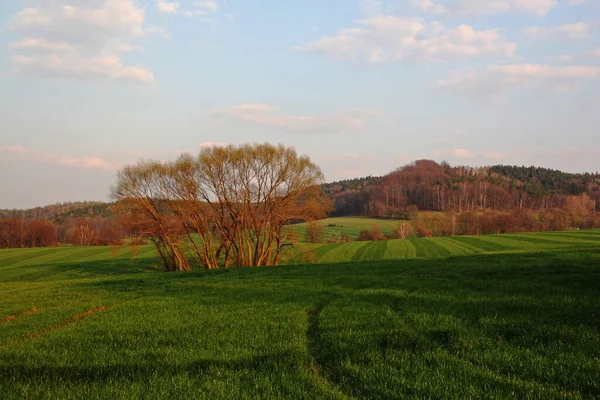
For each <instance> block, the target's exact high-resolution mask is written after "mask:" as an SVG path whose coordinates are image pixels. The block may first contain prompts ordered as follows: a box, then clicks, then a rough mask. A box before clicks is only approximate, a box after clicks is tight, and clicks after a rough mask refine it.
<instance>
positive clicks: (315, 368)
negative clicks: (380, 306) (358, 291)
mask: <svg viewBox="0 0 600 400" xmlns="http://www.w3.org/2000/svg"><path fill="white" fill-rule="evenodd" d="M340 297H341V296H338V295H333V296H329V297H326V298H324V299H322V300H320V301H319V302H317V303H316V304H314V305H313V306H312V307H311V308H310V309H309V310H307V312H306V314H307V316H308V327H307V329H306V346H307V351H308V355H309V357H310V364H309V368H308V369H309V371H310V372H311V373H312V375H313V376H314V377H315V378H316V379H317V381H318V382H320V383H321V385H322V386H323V388H324V389H326V390H327V391H328V392H329V393H330V394H332V395H336V396H338V397H340V398H343V399H351V398H352V397H351V396H350V395H348V394H346V393H344V392H343V391H342V390H341V389H340V388H339V387H338V386H337V385H336V384H335V383H333V382H331V381H330V380H329V379H327V377H326V373H325V372H324V369H325V368H324V366H323V347H324V344H323V340H322V338H321V329H320V325H321V322H320V318H321V313H322V312H323V309H325V307H327V306H328V305H330V304H331V303H333V302H334V301H336V300H338V299H340Z"/></svg>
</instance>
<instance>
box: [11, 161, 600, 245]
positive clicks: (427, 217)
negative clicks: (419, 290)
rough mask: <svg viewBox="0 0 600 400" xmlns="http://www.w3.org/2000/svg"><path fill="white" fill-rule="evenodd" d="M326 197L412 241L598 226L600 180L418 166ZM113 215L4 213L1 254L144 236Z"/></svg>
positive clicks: (343, 185) (82, 210) (327, 189)
mask: <svg viewBox="0 0 600 400" xmlns="http://www.w3.org/2000/svg"><path fill="white" fill-rule="evenodd" d="M321 190H322V192H323V194H324V196H325V197H327V198H329V199H331V203H332V206H331V207H330V208H331V211H330V214H331V215H332V216H368V217H377V218H393V219H399V220H411V227H412V229H413V231H411V233H412V234H413V235H418V236H429V235H453V234H468V235H476V234H485V233H506V232H519V231H548V230H563V229H569V228H590V227H597V226H600V213H597V211H598V208H599V206H600V174H598V173H582V174H572V173H565V172H562V171H557V170H552V169H546V168H536V167H518V166H504V165H497V166H491V167H480V168H472V167H465V166H450V165H449V164H447V163H439V164H438V163H436V162H434V161H430V160H419V161H415V162H413V163H411V164H408V165H406V166H403V167H401V168H398V169H397V170H395V171H393V172H391V173H389V174H388V175H385V176H381V177H372V176H369V177H364V178H357V179H350V180H345V181H339V182H333V183H327V184H323V185H321ZM113 208H114V204H111V203H104V202H73V203H59V204H54V205H49V206H45V207H36V208H32V209H27V210H0V248H8V247H45V246H51V245H61V244H72V245H82V246H92V245H109V244H118V243H120V242H121V240H122V239H124V238H128V237H137V236H139V232H136V231H132V230H131V227H130V226H128V223H127V222H124V221H123V218H121V217H120V216H119V215H117V214H118V213H114V212H113ZM419 211H436V212H437V213H424V212H419ZM404 229H406V228H404ZM374 236H378V235H374ZM404 236H405V233H401V234H399V237H404ZM365 237H368V236H365ZM379 238H380V237H379Z"/></svg>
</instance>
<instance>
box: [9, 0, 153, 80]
mask: <svg viewBox="0 0 600 400" xmlns="http://www.w3.org/2000/svg"><path fill="white" fill-rule="evenodd" d="M144 20H145V15H144V10H143V9H141V8H139V7H138V6H137V5H136V3H135V1H134V0H93V1H86V2H74V1H72V0H39V1H37V2H36V5H34V6H32V7H29V8H25V9H22V10H21V11H19V12H18V13H17V14H16V15H14V16H13V17H12V19H11V20H10V22H9V29H10V30H12V31H14V32H16V33H17V34H18V35H19V36H21V38H22V39H21V40H20V41H18V42H16V43H13V44H12V45H11V47H12V48H13V50H14V51H15V52H16V55H15V57H14V58H13V60H14V66H15V71H16V72H19V73H24V74H38V75H44V76H48V75H52V76H57V75H59V76H64V77H76V78H104V79H106V78H108V79H113V80H129V81H136V82H141V83H151V82H153V81H154V76H153V75H152V73H151V72H150V71H149V70H147V69H145V68H141V67H134V66H125V65H123V63H122V61H121V60H120V59H119V56H118V54H119V52H120V51H122V49H123V48H125V47H127V46H128V47H129V48H131V49H133V48H136V46H133V45H131V44H130V42H131V41H133V40H135V39H136V38H138V37H140V36H142V35H143V34H144V33H145V32H146V31H147V29H146V28H145V27H144Z"/></svg>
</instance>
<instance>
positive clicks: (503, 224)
mask: <svg viewBox="0 0 600 400" xmlns="http://www.w3.org/2000/svg"><path fill="white" fill-rule="evenodd" d="M586 197H587V196H586V195H583V197H580V198H578V199H577V200H574V202H575V203H578V204H577V207H579V206H580V205H581V204H583V203H585V202H586ZM411 222H412V226H413V228H414V232H413V235H414V236H418V237H430V236H454V235H486V234H502V233H518V232H546V231H562V230H567V229H588V228H599V227H600V214H598V213H594V212H592V211H591V209H590V208H588V209H587V210H584V209H576V208H566V209H556V208H553V209H547V210H541V211H533V210H528V209H519V208H517V209H514V210H511V211H495V210H492V211H486V212H478V211H464V212H462V213H455V212H446V213H436V212H423V213H419V214H418V215H417V216H416V217H415V218H414V219H413V220H412V221H411Z"/></svg>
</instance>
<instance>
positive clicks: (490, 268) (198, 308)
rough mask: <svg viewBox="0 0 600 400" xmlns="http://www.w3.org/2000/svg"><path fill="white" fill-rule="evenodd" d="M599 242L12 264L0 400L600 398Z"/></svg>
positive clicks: (20, 258)
mask: <svg viewBox="0 0 600 400" xmlns="http://www.w3.org/2000/svg"><path fill="white" fill-rule="evenodd" d="M599 237H600V232H598V231H582V232H572V233H556V234H531V235H511V236H509V237H478V238H455V239H454V241H451V240H452V238H446V239H447V240H448V241H449V242H447V243H455V242H456V247H455V248H456V249H458V248H461V249H471V250H473V251H472V252H473V253H475V252H476V251H475V250H477V251H480V252H482V253H483V252H485V251H500V253H495V254H474V255H462V256H456V257H449V258H440V257H441V256H443V255H444V256H446V255H448V254H459V252H458V251H452V250H451V248H450V247H448V246H449V245H448V244H447V243H446V242H444V241H442V240H441V239H435V240H434V239H432V240H430V239H419V240H420V241H421V242H418V241H406V242H407V244H406V246H408V243H411V244H412V245H413V246H414V247H415V249H416V250H415V252H414V256H421V255H423V254H425V255H429V256H436V257H438V258H422V259H412V260H408V259H397V260H381V259H376V258H377V257H380V255H381V253H382V252H381V250H378V251H375V250H373V251H366V250H364V251H362V252H361V248H359V249H355V247H354V246H356V245H357V244H358V243H350V244H348V245H346V246H349V247H348V250H347V251H346V252H345V253H343V254H342V253H334V254H330V255H329V258H330V259H331V260H332V261H340V260H347V259H354V258H358V257H357V254H362V256H361V257H362V259H363V260H365V261H363V262H361V263H338V264H324V265H297V266H284V267H273V268H260V269H256V268H253V269H233V270H219V271H204V270H198V271H193V272H190V273H170V274H169V273H163V272H158V271H156V270H153V264H154V257H153V251H152V249H151V248H150V247H143V248H137V249H135V248H134V249H127V248H120V249H119V248H49V249H14V250H2V251H0V292H1V293H2V297H3V299H2V300H3V301H2V302H1V303H0V393H2V394H3V397H4V398H19V399H21V398H86V397H87V398H98V397H102V398H115V399H131V398H141V397H143V398H167V397H173V396H175V397H186V398H207V399H215V398H222V399H230V398H242V399H243V398H247V399H250V398H305V399H321V398H324V399H345V398H482V397H484V395H485V394H487V395H490V394H493V395H494V396H497V397H510V398H567V399H580V398H596V397H598V396H600V359H599V356H598V355H599V354H600V318H599V315H598V310H600V247H599V246H597V244H598V242H597V240H598V239H599ZM456 239H461V240H456ZM467 239H469V240H470V241H469V240H467ZM396 242H397V241H394V242H374V243H366V244H364V246H374V247H373V248H372V249H374V248H375V247H377V248H378V247H379V246H385V248H386V251H387V249H393V248H398V249H400V248H401V247H399V246H396V244H395V243H396ZM594 242H595V243H596V245H595V246H594V245H593V243H594ZM419 243H420V244H419ZM425 243H431V245H429V247H428V245H426V244H425ZM444 243H446V244H444ZM509 243H513V245H514V246H516V247H519V246H521V247H520V250H518V251H521V253H516V254H510V252H511V251H514V250H506V248H505V247H506V246H508V244H509ZM527 243H532V244H534V245H535V246H538V245H540V246H546V247H545V248H547V249H548V250H552V251H548V252H539V251H538V252H526V249H527V248H528V249H530V250H531V249H533V248H535V246H529V247H527V246H528V245H527ZM360 244H362V243H360ZM340 248H341V247H340ZM369 248H371V247H367V249H369ZM441 248H444V249H447V250H448V254H446V253H443V254H441V250H440V249H441ZM433 249H435V251H433ZM354 250H356V251H354ZM538 250H539V249H538ZM396 253H397V255H399V256H401V257H404V256H406V255H400V251H397V252H396ZM465 253H468V252H465ZM328 254H329V253H328V252H327V253H324V255H323V257H326V256H327V255H328ZM352 254H353V255H352ZM383 254H387V253H386V252H383ZM351 255H352V256H351ZM368 256H370V257H371V258H372V259H371V260H367V259H368ZM411 256H412V255H411ZM322 261H325V260H322Z"/></svg>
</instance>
